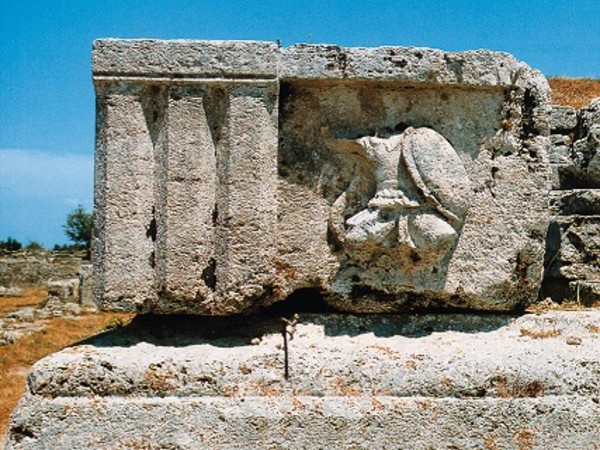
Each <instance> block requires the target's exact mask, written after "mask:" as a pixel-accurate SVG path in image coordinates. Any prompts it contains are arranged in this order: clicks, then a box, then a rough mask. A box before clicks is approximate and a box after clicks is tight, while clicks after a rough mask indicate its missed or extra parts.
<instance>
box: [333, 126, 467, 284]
mask: <svg viewBox="0 0 600 450" xmlns="http://www.w3.org/2000/svg"><path fill="white" fill-rule="evenodd" d="M328 146H329V147H330V148H331V149H332V150H333V151H334V153H336V154H337V156H338V158H348V157H350V158H352V159H354V160H355V170H354V176H353V177H352V179H351V180H350V181H349V184H348V186H347V188H346V189H345V190H344V191H343V192H342V193H341V194H340V195H339V196H338V197H337V198H336V199H335V201H334V202H333V204H332V206H331V208H330V214H329V229H330V233H331V238H332V239H333V240H334V241H335V242H336V244H337V247H338V248H339V249H340V250H339V252H338V253H343V254H344V256H342V259H346V261H345V262H344V264H343V267H344V268H343V269H342V271H341V274H340V275H342V277H341V278H344V277H343V272H347V273H348V275H349V274H351V276H352V277H353V282H354V283H356V282H357V279H358V278H360V281H361V282H362V283H364V284H367V285H370V286H371V287H373V288H377V289H383V290H384V291H388V290H392V291H395V290H397V289H396V288H397V287H398V285H402V286H401V287H402V288H403V290H404V289H406V288H409V289H410V288H411V287H417V288H419V287H421V288H426V286H423V281H425V278H427V279H429V282H426V283H425V284H430V283H431V282H435V280H439V279H440V278H441V277H443V272H444V270H443V263H444V261H445V260H446V258H445V257H446V256H447V255H448V254H449V253H450V252H451V250H452V249H453V248H454V247H455V245H456V241H457V239H458V238H459V236H460V232H461V229H462V226H463V224H464V221H465V218H466V215H467V211H468V207H469V197H470V189H471V186H470V181H469V177H468V175H467V172H466V170H465V167H464V165H463V163H462V161H461V159H460V157H459V156H458V154H457V152H456V150H455V149H454V148H453V147H452V145H451V144H450V143H449V142H448V141H447V140H446V139H445V138H444V137H443V136H442V135H441V134H439V133H437V132H436V131H434V130H432V129H430V128H426V127H422V128H413V127H409V128H408V129H406V130H405V131H404V132H402V133H400V134H394V135H391V136H389V137H387V138H380V137H377V136H365V137H362V138H359V139H356V140H329V142H328ZM357 269H362V270H357ZM365 271H366V272H365ZM373 272H376V273H377V276H373V277H371V276H369V273H373ZM382 272H387V274H386V275H385V276H382ZM417 273H418V274H419V276H417V278H416V279H412V280H411V278H413V277H414V275H416V274H417ZM382 280H384V282H383V283H382V282H381V281H382ZM386 280H387V282H386ZM415 284H416V285H421V286H415ZM342 291H343V289H342Z"/></svg>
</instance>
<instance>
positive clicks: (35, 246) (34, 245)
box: [25, 241, 45, 252]
mask: <svg viewBox="0 0 600 450" xmlns="http://www.w3.org/2000/svg"><path fill="white" fill-rule="evenodd" d="M25 250H31V251H33V252H39V251H40V250H45V248H44V246H43V245H42V244H40V243H39V242H37V241H31V242H29V244H27V246H26V247H25Z"/></svg>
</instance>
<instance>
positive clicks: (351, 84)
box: [93, 40, 551, 315]
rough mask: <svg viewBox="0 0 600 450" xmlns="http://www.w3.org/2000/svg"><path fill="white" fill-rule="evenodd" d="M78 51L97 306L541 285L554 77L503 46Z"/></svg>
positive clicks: (213, 305)
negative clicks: (93, 130) (91, 150)
mask: <svg viewBox="0 0 600 450" xmlns="http://www.w3.org/2000/svg"><path fill="white" fill-rule="evenodd" d="M93 59H94V83H95V86H96V94H97V157H96V207H95V214H96V216H95V225H96V228H95V239H94V261H95V276H96V291H95V295H96V297H97V299H98V300H99V301H100V303H101V307H102V308H104V309H106V310H127V311H140V312H159V313H182V312H184V313H195V314H202V315H229V314H235V313H241V312H250V311H253V310H255V309H257V308H258V307H260V306H265V305H268V304H271V303H273V302H276V301H279V300H283V299H285V298H286V297H287V296H289V295H290V294H292V293H293V292H295V291H297V290H299V289H303V288H312V289H316V290H318V291H320V293H321V294H322V295H323V296H324V297H325V298H326V300H327V302H328V303H329V304H330V305H332V306H334V307H335V308H336V309H338V310H340V311H347V312H399V311H406V310H408V309H412V308H418V307H428V306H433V307H437V306H453V307H460V308H472V309H479V310H491V311H502V310H512V309H518V308H520V307H523V306H526V305H528V304H529V303H531V302H532V301H534V300H535V299H536V298H537V296H538V292H539V288H540V285H541V281H542V274H543V262H544V252H545V237H546V231H547V228H548V223H549V219H550V210H549V208H548V198H549V190H550V187H551V184H550V183H551V168H550V164H549V159H548V149H549V144H550V140H549V137H548V136H549V127H550V126H549V118H550V93H549V87H548V84H547V82H546V79H545V78H544V77H543V76H542V75H541V74H540V73H539V72H537V71H534V70H532V69H531V68H529V67H528V66H527V65H525V64H523V63H521V62H519V61H517V60H515V59H514V58H513V57H511V56H510V55H507V54H503V53H494V52H490V51H474V52H464V53H446V52H442V51H438V50H432V49H425V48H402V47H381V48H374V49H365V48H341V47H337V46H328V45H297V46H293V47H289V48H284V49H282V48H278V47H277V46H276V45H275V44H273V43H267V42H235V41H223V42H215V41H151V40H133V41H121V40H101V41H97V42H96V43H95V44H94V56H93Z"/></svg>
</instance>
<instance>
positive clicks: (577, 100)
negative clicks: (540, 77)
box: [548, 78, 600, 108]
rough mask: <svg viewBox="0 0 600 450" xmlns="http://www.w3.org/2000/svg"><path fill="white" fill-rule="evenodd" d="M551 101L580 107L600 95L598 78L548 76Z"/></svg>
mask: <svg viewBox="0 0 600 450" xmlns="http://www.w3.org/2000/svg"><path fill="white" fill-rule="evenodd" d="M548 81H549V83H550V88H551V89H552V103H555V104H557V105H562V106H572V107H574V108H581V107H583V106H586V105H587V104H588V103H589V102H590V100H592V99H593V98H596V97H600V80H589V79H585V78H550V79H549V80H548Z"/></svg>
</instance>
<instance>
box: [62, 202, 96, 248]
mask: <svg viewBox="0 0 600 450" xmlns="http://www.w3.org/2000/svg"><path fill="white" fill-rule="evenodd" d="M92 217H93V216H92V213H88V212H86V211H85V210H84V209H83V205H79V206H78V207H77V208H75V210H73V211H72V212H70V213H69V214H67V222H66V223H65V224H64V225H63V228H64V230H65V234H66V235H67V237H68V238H69V239H70V240H71V241H73V243H74V244H75V245H76V246H78V247H79V248H81V249H87V250H88V252H89V249H90V244H91V242H92Z"/></svg>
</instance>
